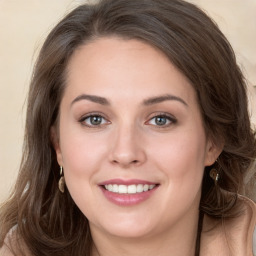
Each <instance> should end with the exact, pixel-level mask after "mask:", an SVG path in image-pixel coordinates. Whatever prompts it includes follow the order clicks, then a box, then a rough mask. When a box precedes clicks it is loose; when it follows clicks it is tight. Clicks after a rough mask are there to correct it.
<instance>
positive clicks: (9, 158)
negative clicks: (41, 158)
mask: <svg viewBox="0 0 256 256" xmlns="http://www.w3.org/2000/svg"><path fill="white" fill-rule="evenodd" d="M84 2H86V1H81V0H80V1H78V0H44V1H42V0H23V1H20V0H0V202H2V201H3V200H4V199H6V198H7V196H8V194H9V193H10V190H11V188H12V187H13V185H14V182H15V179H16V176H17V173H18V169H19V164H20V160H21V152H22V143H23V134H24V122H25V112H26V95H27V91H28V86H29V81H30V76H31V73H32V69H33V64H34V62H35V59H36V57H37V55H38V52H39V49H40V47H41V45H42V43H43V41H44V39H45V37H46V36H47V34H48V33H49V31H50V30H51V28H52V27H53V26H54V25H55V24H56V23H57V22H58V21H59V20H60V19H61V18H62V17H63V16H64V15H65V14H67V13H68V12H69V11H70V10H72V9H73V8H75V7H76V6H78V5H79V4H81V3H84ZM89 2H93V0H90V1H89ZM190 2H192V3H195V4H197V5H198V6H200V7H202V8H203V9H204V10H205V11H206V12H207V13H208V14H209V15H210V16H211V17H212V18H213V19H214V20H215V21H216V22H217V23H218V25H219V27H220V28H221V30H222V31H223V32H224V34H225V35H226V36H227V38H228V39H229V41H230V42H231V44H232V46H233V48H234V50H235V53H236V55H237V59H238V62H239V64H240V65H241V67H242V70H243V71H244V73H245V76H246V78H247V79H248V86H249V92H250V94H249V101H250V109H251V115H252V122H253V123H254V125H255V126H256V46H255V42H256V15H255V13H256V0H243V1H241V0H190Z"/></svg>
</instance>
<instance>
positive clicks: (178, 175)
mask: <svg viewBox="0 0 256 256" xmlns="http://www.w3.org/2000/svg"><path fill="white" fill-rule="evenodd" d="M255 158H256V140H255V133H254V132H253V131H252V130H251V128H250V121H249V116H248V111H247V96H246V84H245V81H244V77H243V75H242V73H241V72H240V69H239V68H238V66H237V64H236V60H235V56H234V53H233V51H232V48H231V46H230V45H229V43H228V42H227V40H226V38H225V37H224V36H223V34H222V33H221V32H220V31H219V29H218V28H217V26H216V25H215V24H214V23H213V22H212V21H211V20H210V19H209V17H207V16H206V15H205V14H204V13H203V12H202V11H201V10H199V9H198V8H197V7H195V6H194V5H192V4H189V3H187V2H184V1H180V0H173V1H165V0H145V1H141V0H132V1H126V0H103V1H101V2H99V3H98V4H96V5H82V6H80V7H78V8H77V9H75V10H74V11H72V12H71V13H70V14H68V15H67V16H66V17H65V18H64V19H63V20H62V21H60V23H59V24H58V25H57V26H56V27H55V28H54V29H53V30H52V32H51V33H50V35H49V36H48V38H47V39H46V41H45V43H44V45H43V47H42V50H41V53H40V55H39V58H38V61H37V63H36V66H35V70H34V75H33V79H32V82H31V86H30V91H29V98H28V110H27V120H26V135H25V145H24V153H23V161H22V165H21V170H20V174H19V178H18V181H17V185H16V188H15V191H14V193H13V195H12V197H11V198H10V200H9V201H8V202H7V203H6V204H5V205H3V206H2V208H1V215H0V216H1V220H0V221H1V237H0V246H2V249H1V250H2V252H1V253H2V254H1V255H32V256H35V255H40V256H41V255H48V256H49V255H55V256H56V255H62V256H63V255H93V256H96V255H100V256H104V255H182V256H186V255H190V256H191V255H204V256H207V255H243V256H244V255H248V256H251V255H253V252H252V247H253V244H252V239H253V230H254V227H255V222H256V210H255V204H254V203H253V202H252V201H251V200H249V199H248V198H246V197H244V196H241V195H238V194H244V191H245V190H246V189H247V190H248V187H246V186H245V185H244V178H245V176H246V174H247V173H248V171H249V170H251V168H252V165H253V161H254V160H255ZM251 183H253V181H252V182H251Z"/></svg>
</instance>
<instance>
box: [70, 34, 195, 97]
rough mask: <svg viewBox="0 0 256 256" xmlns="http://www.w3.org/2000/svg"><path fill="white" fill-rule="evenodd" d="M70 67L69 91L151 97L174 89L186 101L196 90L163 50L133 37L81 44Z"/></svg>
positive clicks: (174, 92) (103, 39)
mask: <svg viewBox="0 0 256 256" xmlns="http://www.w3.org/2000/svg"><path fill="white" fill-rule="evenodd" d="M67 70H68V72H67V88H66V89H67V90H68V91H69V94H72V93H85V92H86V93H91V94H99V95H103V96H108V95H110V94H111V93H112V94H113V92H114V93H115V94H117V93H118V92H119V93H120V94H121V95H122V96H124V95H125V93H128V92H130V93H131V94H132V95H133V96H134V97H135V96H136V95H140V94H143V95H144V96H145V97H152V94H165V93H173V94H178V95H177V96H182V97H183V98H184V99H185V100H187V101H189V98H191V95H192V96H193V97H194V94H195V93H194V89H193V87H192V86H191V85H190V83H189V82H188V80H187V78H186V77H185V76H184V75H183V74H182V73H181V72H179V71H178V70H177V68H176V67H175V66H174V65H173V64H172V63H171V62H170V60H169V59H168V58H167V57H166V56H165V55H164V54H163V53H162V52H161V51H160V50H158V49H156V48H154V47H152V46H150V45H149V44H146V43H144V42H141V41H139V40H134V39H131V40H124V39H120V38H113V37H112V38H101V39H97V40H95V41H92V42H90V43H88V44H85V45H82V46H80V47H79V48H78V49H77V50H76V51H75V52H74V54H73V56H72V57H71V59H70V62H69V65H68V69H67ZM104 94H106V95H104ZM74 96H75V95H73V97H74Z"/></svg>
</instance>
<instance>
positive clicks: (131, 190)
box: [102, 184, 158, 194]
mask: <svg viewBox="0 0 256 256" xmlns="http://www.w3.org/2000/svg"><path fill="white" fill-rule="evenodd" d="M156 186H158V184H131V185H124V184H121V185H118V184H106V185H102V187H103V188H104V189H105V190H107V191H109V192H113V193H117V194H137V193H143V192H147V191H149V190H152V189H154V188H155V187H156Z"/></svg>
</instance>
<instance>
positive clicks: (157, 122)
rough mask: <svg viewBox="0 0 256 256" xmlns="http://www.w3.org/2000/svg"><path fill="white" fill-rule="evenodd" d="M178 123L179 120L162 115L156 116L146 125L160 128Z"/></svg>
mask: <svg viewBox="0 0 256 256" xmlns="http://www.w3.org/2000/svg"><path fill="white" fill-rule="evenodd" d="M176 122H177V120H176V119H175V118H174V117H172V116H169V115H166V114H161V115H157V116H154V117H153V118H151V119H150V120H149V121H148V122H147V123H146V124H149V125H154V126H159V127H167V126H169V125H171V124H174V123H176Z"/></svg>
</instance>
